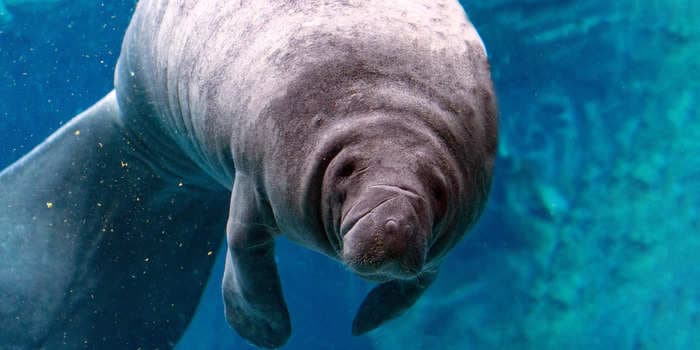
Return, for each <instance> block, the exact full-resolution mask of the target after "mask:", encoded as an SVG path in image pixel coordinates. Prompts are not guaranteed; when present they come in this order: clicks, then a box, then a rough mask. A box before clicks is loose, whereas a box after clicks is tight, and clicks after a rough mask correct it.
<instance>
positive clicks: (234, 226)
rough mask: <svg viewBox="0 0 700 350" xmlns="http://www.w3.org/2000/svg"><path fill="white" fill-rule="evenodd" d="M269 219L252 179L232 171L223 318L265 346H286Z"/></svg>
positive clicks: (286, 319)
mask: <svg viewBox="0 0 700 350" xmlns="http://www.w3.org/2000/svg"><path fill="white" fill-rule="evenodd" d="M271 218H272V212H271V209H270V208H269V207H268V206H267V205H266V203H265V202H264V201H262V200H261V196H260V194H259V193H258V191H257V190H256V187H255V186H254V184H253V183H252V181H251V180H250V179H249V178H248V177H247V176H246V175H244V174H236V179H235V180H234V185H233V192H232V197H231V209H230V214H229V221H228V228H227V240H228V252H227V254H226V266H225V270H224V278H223V284H222V292H223V297H224V306H225V308H226V320H227V321H228V323H229V324H230V325H231V327H233V328H234V329H235V330H236V331H237V332H238V334H240V335H241V336H242V337H244V338H245V339H247V340H248V341H250V342H251V343H253V344H255V345H256V346H259V347H262V348H267V349H274V348H278V347H280V346H282V345H284V343H286V342H287V339H288V338H289V336H290V334H291V322H290V319H289V311H288V310H287V304H286V303H285V301H284V297H283V295H282V285H281V283H280V278H279V274H278V272H277V264H276V262H275V253H274V236H273V235H274V230H273V228H272V227H271V225H269V223H270V222H271Z"/></svg>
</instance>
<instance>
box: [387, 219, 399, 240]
mask: <svg viewBox="0 0 700 350" xmlns="http://www.w3.org/2000/svg"><path fill="white" fill-rule="evenodd" d="M384 233H385V234H387V235H391V236H393V235H396V234H398V233H399V223H398V222H396V220H393V219H389V220H387V222H386V223H385V224H384Z"/></svg>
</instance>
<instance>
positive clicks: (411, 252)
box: [340, 185, 432, 280]
mask: <svg viewBox="0 0 700 350" xmlns="http://www.w3.org/2000/svg"><path fill="white" fill-rule="evenodd" d="M420 200H421V199H420V197H418V196H417V195H416V194H414V193H412V192H409V191H406V190H403V189H400V188H397V187H393V186H387V185H380V186H375V187H374V188H370V189H369V190H367V191H366V192H365V193H363V195H362V196H361V200H360V201H359V202H358V203H357V204H355V205H354V206H353V207H352V208H350V210H349V211H348V213H347V215H346V216H345V218H344V219H345V220H343V223H342V225H341V229H340V233H341V236H342V241H343V248H342V257H343V261H344V262H345V263H346V264H347V266H348V267H350V269H352V270H353V271H355V272H356V273H358V274H359V275H360V276H362V277H365V278H367V279H372V280H388V279H397V278H398V279H409V278H414V277H415V276H416V275H418V274H419V273H420V272H421V271H422V270H423V266H424V264H425V260H426V250H427V240H428V235H429V234H430V232H429V230H430V227H431V226H432V225H430V224H429V223H428V222H425V221H426V218H425V217H421V215H420V212H419V211H417V210H416V207H417V204H416V202H417V201H420Z"/></svg>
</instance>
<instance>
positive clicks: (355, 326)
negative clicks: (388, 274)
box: [352, 271, 437, 335]
mask: <svg viewBox="0 0 700 350" xmlns="http://www.w3.org/2000/svg"><path fill="white" fill-rule="evenodd" d="M436 276H437V272H436V271H435V272H433V271H431V272H424V273H422V274H421V276H420V278H414V279H410V280H393V281H389V282H385V283H382V284H380V285H378V286H376V287H374V289H372V290H371V291H370V293H369V294H368V295H367V297H365V300H364V301H363V302H362V305H360V309H359V310H358V311H357V315H356V316H355V319H354V320H353V322H352V334H353V335H362V334H364V333H367V332H369V331H371V330H373V329H375V328H377V327H379V326H380V325H382V324H383V323H385V322H386V321H389V320H391V319H394V318H396V317H399V316H401V314H403V313H404V311H406V310H407V309H408V308H409V307H411V306H412V305H413V304H415V302H416V301H417V300H418V298H419V297H420V296H421V295H423V293H424V292H425V291H426V289H428V287H429V286H430V285H431V284H432V283H433V281H435V277H436Z"/></svg>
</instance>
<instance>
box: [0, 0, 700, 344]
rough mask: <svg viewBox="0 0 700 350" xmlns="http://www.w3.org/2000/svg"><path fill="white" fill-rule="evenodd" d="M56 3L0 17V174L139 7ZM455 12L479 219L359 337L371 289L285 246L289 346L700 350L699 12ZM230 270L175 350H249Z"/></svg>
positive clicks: (70, 101)
mask: <svg viewBox="0 0 700 350" xmlns="http://www.w3.org/2000/svg"><path fill="white" fill-rule="evenodd" d="M0 2H2V1H0ZM19 2H21V1H19ZM53 2H56V4H52V5H47V4H43V5H42V4H36V3H35V2H33V3H31V4H24V5H22V4H18V1H5V3H7V5H8V6H7V8H8V11H11V12H12V19H11V21H10V19H9V16H8V15H1V16H0V23H4V24H3V25H2V27H0V28H2V29H0V31H1V33H0V168H2V167H5V166H7V165H9V164H10V163H11V162H13V161H14V160H16V159H18V158H19V157H20V156H22V155H23V154H24V153H26V152H27V151H29V150H30V149H31V148H32V147H34V146H35V145H37V144H38V143H40V142H41V141H42V140H43V139H44V138H45V137H46V136H48V135H49V134H50V133H51V132H52V131H53V130H55V129H56V128H58V127H59V126H60V125H61V124H62V123H64V122H66V121H68V120H69V119H70V118H71V117H72V116H73V115H75V114H76V113H77V112H79V111H81V110H83V109H84V108H87V107H89V106H90V105H92V103H94V102H95V101H96V100H97V99H99V98H100V97H102V96H103V95H104V94H105V93H106V92H107V91H109V90H110V89H111V86H112V76H113V67H114V64H115V61H116V59H117V57H118V54H119V45H120V42H121V36H122V35H123V32H124V30H125V28H126V25H127V24H128V20H129V17H130V14H131V11H132V10H133V3H134V1H111V2H109V3H100V2H89V1H62V2H61V1H52V3H53ZM463 4H464V6H465V7H466V9H467V10H468V13H469V14H470V17H471V18H472V20H473V22H474V23H475V25H476V27H477V29H478V30H479V32H480V34H481V36H482V38H483V40H484V42H485V44H486V47H487V49H488V52H489V57H490V60H491V65H492V69H493V77H494V81H495V84H496V89H497V92H498V97H499V106H500V110H501V144H500V149H499V158H498V162H497V169H496V181H495V182H494V187H493V192H492V196H491V200H490V202H489V206H488V208H487V210H486V213H485V214H484V217H483V218H482V220H481V222H480V223H479V225H478V227H477V228H476V229H475V230H474V231H473V232H472V233H471V234H470V235H469V236H468V237H467V238H465V240H464V241H463V242H462V243H461V244H460V245H459V246H458V247H457V248H456V249H455V250H454V251H453V253H452V254H451V256H450V258H449V259H448V261H447V262H446V263H445V266H444V268H443V271H442V275H441V276H440V278H439V280H438V282H436V284H435V285H434V286H433V287H432V288H431V290H430V292H429V293H428V294H426V295H425V297H424V298H423V299H422V300H421V301H420V302H419V304H418V305H416V306H415V307H414V308H413V309H412V310H411V311H410V312H408V313H407V314H406V315H404V316H403V317H402V318H400V319H399V320H397V321H394V322H392V323H391V324H388V325H387V326H386V327H383V328H382V329H380V330H378V331H376V332H374V333H371V334H370V335H368V336H365V337H359V338H353V337H351V336H350V324H351V321H352V317H353V315H354V312H355V309H356V307H357V306H358V305H359V303H360V301H361V300H362V297H363V296H364V293H366V291H367V290H368V288H369V287H370V285H369V284H368V283H366V282H363V281H360V280H358V279H357V278H355V277H353V276H351V275H350V274H349V273H348V272H346V271H345V270H344V268H342V267H340V266H338V265H336V264H334V263H332V262H330V261H328V259H326V258H323V257H320V256H318V255H315V254H314V253H309V252H307V251H304V250H302V249H300V248H297V247H295V246H292V245H291V244H287V243H286V242H283V243H282V244H281V245H282V247H281V248H280V249H279V260H280V261H281V262H283V263H282V264H281V273H282V279H283V284H284V286H285V296H286V298H287V302H288V304H289V307H290V312H291V314H292V322H293V327H294V330H293V335H292V338H291V339H290V342H289V343H288V345H287V347H286V348H288V349H356V348H358V349H359V348H363V349H377V350H379V349H402V350H409V349H494V348H503V349H591V348H594V349H616V350H617V349H693V348H700V258H698V251H699V250H700V233H699V232H700V216H699V215H698V210H699V209H698V208H700V195H699V194H700V113H699V110H700V109H699V108H698V107H699V105H698V101H700V60H699V59H698V57H699V56H700V25H698V23H700V3H697V2H692V1H671V0H666V1H661V0H621V1H616V2H610V1H600V0H591V1H587V2H574V1H536V0H522V1H506V0H496V1H464V2H463ZM1 11H2V10H1V7H0V12H1ZM220 258H221V257H220ZM0 259H1V257H0ZM220 260H221V259H219V264H218V265H217V267H216V268H215V271H214V272H213V278H212V280H211V281H210V285H209V287H208V289H207V290H206V292H205V295H204V298H203V299H202V301H201V305H200V309H199V312H198V314H197V315H196V317H195V319H194V321H193V322H192V324H191V326H190V329H189V330H188V332H187V333H186V334H185V336H184V337H183V339H182V341H181V343H180V345H179V347H178V348H179V349H232V348H235V349H247V348H250V347H249V346H248V345H246V344H245V343H244V342H243V341H241V340H240V338H238V337H237V336H236V335H235V333H234V332H233V331H232V330H230V329H229V328H228V326H227V325H226V322H225V321H224V318H223V306H222V305H221V304H222V303H221V298H220V293H219V280H220V276H221V270H222V264H221V261H220Z"/></svg>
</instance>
